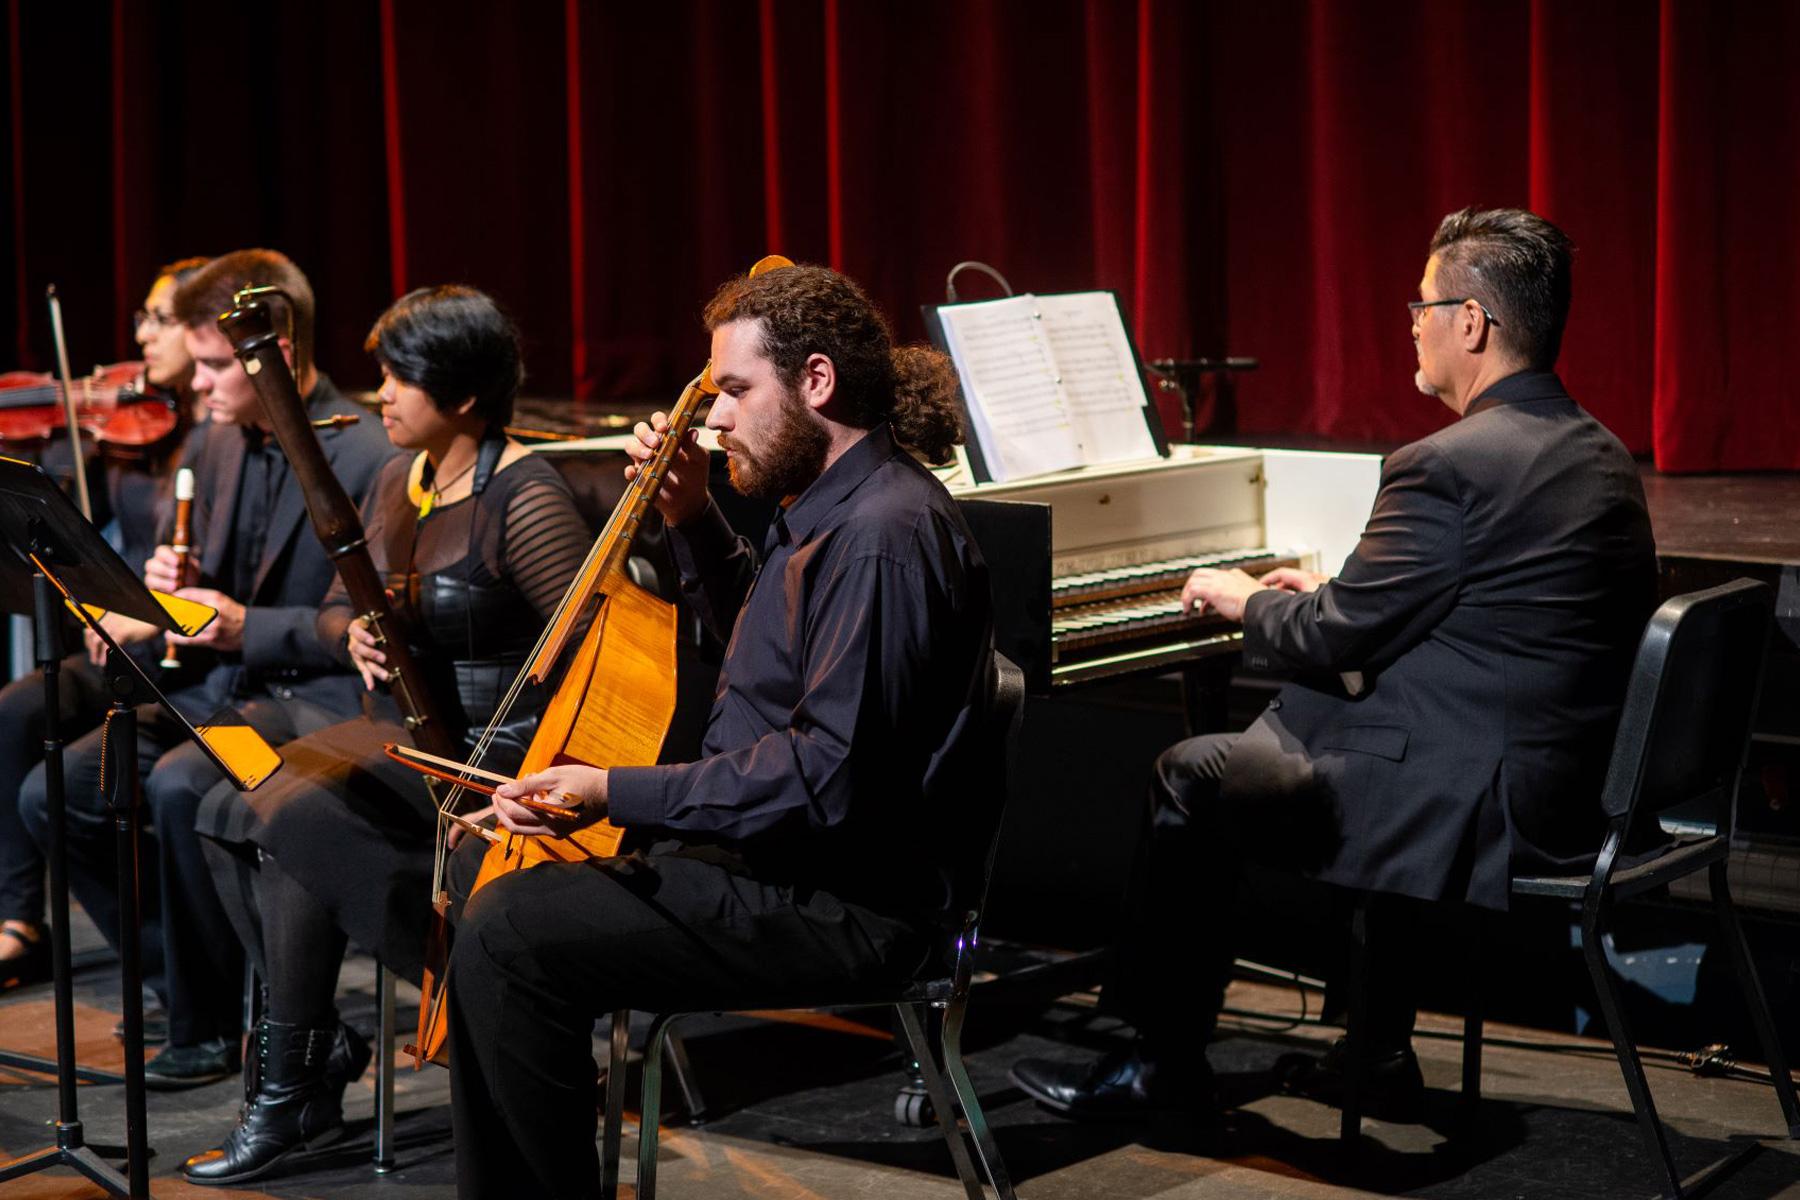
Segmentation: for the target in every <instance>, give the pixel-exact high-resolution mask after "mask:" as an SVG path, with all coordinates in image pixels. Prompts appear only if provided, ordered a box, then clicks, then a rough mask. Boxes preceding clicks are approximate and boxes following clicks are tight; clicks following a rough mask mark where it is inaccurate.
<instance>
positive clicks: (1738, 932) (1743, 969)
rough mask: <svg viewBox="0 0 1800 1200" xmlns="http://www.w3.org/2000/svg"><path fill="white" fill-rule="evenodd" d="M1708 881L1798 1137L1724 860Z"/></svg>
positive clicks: (1777, 1038) (1783, 1065) (1799, 1108)
mask: <svg viewBox="0 0 1800 1200" xmlns="http://www.w3.org/2000/svg"><path fill="white" fill-rule="evenodd" d="M1708 878H1709V881H1710V882H1711V884H1712V898H1713V909H1714V910H1715V911H1716V912H1717V913H1718V916H1719V925H1720V927H1721V928H1722V930H1723V932H1724V934H1725V944H1726V945H1728V946H1729V947H1731V965H1732V966H1733V967H1734V968H1735V969H1736V971H1737V979H1738V987H1739V988H1740V989H1741V990H1742V991H1743V993H1744V1004H1745V1006H1746V1007H1747V1008H1749V1010H1750V1020H1751V1023H1752V1024H1754V1025H1755V1026H1756V1036H1757V1038H1758V1039H1759V1040H1760V1041H1761V1042H1762V1050H1763V1061H1764V1062H1766V1063H1767V1064H1768V1065H1769V1074H1770V1076H1771V1077H1772V1080H1773V1082H1774V1084H1775V1095H1776V1096H1777V1097H1778V1098H1779V1099H1780V1101H1781V1115H1782V1117H1783V1118H1784V1119H1785V1120H1786V1121H1787V1127H1788V1137H1790V1138H1800V1104H1797V1103H1796V1102H1795V1099H1794V1079H1793V1076H1792V1075H1790V1074H1789V1073H1788V1065H1787V1056H1786V1055H1785V1054H1783V1053H1782V1050H1781V1035H1780V1033H1779V1032H1778V1031H1777V1030H1776V1028H1775V1020H1774V1018H1773V1017H1771V1016H1770V1015H1769V998H1768V996H1767V995H1766V994H1765V993H1764V992H1763V990H1762V981H1761V980H1759V979H1758V978H1757V975H1756V962H1755V960H1754V959H1752V958H1751V957H1750V944H1749V943H1748V942H1747V941H1745V940H1744V927H1743V926H1742V925H1741V924H1739V923H1738V917H1737V906H1736V905H1735V904H1733V903H1732V902H1731V889H1730V887H1729V886H1728V885H1727V884H1726V882H1725V863H1724V862H1722V861H1721V862H1715V863H1713V864H1712V867H1711V868H1710V870H1709V872H1708Z"/></svg>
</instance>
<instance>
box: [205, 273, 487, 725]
mask: <svg viewBox="0 0 1800 1200" xmlns="http://www.w3.org/2000/svg"><path fill="white" fill-rule="evenodd" d="M270 292H274V293H278V294H280V295H282V297H283V298H284V299H285V298H286V293H285V292H281V291H280V289H279V288H267V287H263V288H245V289H243V290H241V291H239V292H238V293H237V294H236V295H235V296H233V297H232V307H231V311H230V312H227V313H225V314H224V315H223V316H221V317H220V318H219V329H220V331H221V332H223V333H224V335H225V336H226V338H227V339H229V340H230V342H231V347H232V349H233V350H234V351H235V352H236V354H237V356H238V361H240V362H242V363H243V364H244V373H245V374H246V375H248V376H249V377H250V384H251V386H252V387H254V388H255V389H256V394H257V396H258V398H260V399H261V400H262V406H263V415H264V417H265V418H266V419H267V420H268V422H269V426H270V428H271V429H272V430H273V431H274V433H275V439H276V441H278V442H280V443H281V450H282V453H283V454H285V455H287V460H288V466H289V467H290V468H291V469H292V470H293V472H294V476H295V478H296V479H297V480H298V481H299V484H300V494H301V495H302V496H304V497H305V498H306V512H307V515H308V516H310V517H311V518H312V526H313V532H314V533H316V534H317V535H318V537H319V541H320V543H321V544H322V545H323V546H324V547H325V554H326V556H327V557H328V558H330V559H331V561H332V564H333V565H334V566H336V567H337V572H338V576H339V578H341V579H342V580H343V581H344V590H345V591H347V592H349V594H350V603H351V605H352V606H353V607H354V609H355V611H356V614H357V616H358V617H359V618H360V619H361V620H363V621H365V622H367V624H368V627H369V632H370V633H372V634H374V635H375V643H376V645H378V646H380V647H381V650H382V653H383V654H385V655H386V656H387V662H386V666H387V670H388V690H389V692H390V694H392V696H393V697H394V701H395V703H397V704H398V705H399V706H400V716H401V719H402V720H403V721H404V722H405V725H406V728H407V730H408V731H409V732H410V733H411V734H412V740H413V745H415V746H417V747H418V748H419V749H421V750H424V751H426V752H427V753H430V754H439V755H444V756H449V755H452V754H455V753H457V752H458V744H457V741H456V739H455V737H454V734H453V731H452V730H451V728H450V726H449V725H447V724H446V723H445V722H444V720H443V717H442V715H441V713H440V712H439V711H438V709H437V706H436V705H435V704H434V703H433V702H432V699H431V693H430V690H429V689H428V688H427V687H426V686H425V676H424V673H423V672H422V671H421V670H420V663H419V656H418V655H415V654H414V653H413V650H412V646H411V645H410V643H409V642H408V639H407V637H406V629H405V626H404V624H403V623H402V622H401V620H400V617H399V614H398V613H396V612H395V611H394V608H393V605H392V604H390V603H389V601H388V594H387V589H386V587H385V586H384V585H383V584H382V580H381V575H380V573H379V572H378V571H376V569H375V563H374V562H373V561H372V560H371V559H370V558H369V545H368V538H367V536H366V535H365V534H364V533H363V527H362V518H361V517H359V516H358V515H357V512H356V505H355V504H353V503H352V502H351V500H350V497H349V496H348V495H347V494H346V493H345V491H344V486H343V484H341V483H339V482H338V478H337V476H336V475H334V474H332V471H331V464H330V463H329V462H327V461H326V460H325V448H324V447H323V446H321V445H320V444H319V439H318V436H317V435H316V434H315V433H314V432H313V421H312V420H311V418H309V417H308V416H307V413H306V402H305V401H304V400H302V399H301V398H300V389H299V388H298V387H297V386H296V385H295V383H294V373H293V372H292V371H290V370H289V369H288V364H287V359H286V358H285V357H284V356H283V355H282V352H281V339H280V338H279V337H278V336H276V333H275V326H274V322H273V321H272V320H271V318H270V314H269V306H268V305H267V304H266V303H264V302H263V301H262V300H259V299H257V295H258V294H266V293H270ZM289 304H290V307H291V304H292V301H289Z"/></svg>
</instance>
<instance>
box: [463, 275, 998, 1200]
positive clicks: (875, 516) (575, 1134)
mask: <svg viewBox="0 0 1800 1200" xmlns="http://www.w3.org/2000/svg"><path fill="white" fill-rule="evenodd" d="M706 323H707V326H708V328H709V329H711V330H712V375H713V379H714V381H715V382H716V383H717V384H718V386H719V389H720V394H719V396H718V399H717V400H715V401H714V402H713V406H712V410H711V413H710V414H709V416H708V417H707V425H708V426H709V427H710V428H712V429H714V430H716V431H718V433H719V434H720V442H721V444H722V445H723V446H724V448H725V452H726V454H727V455H728V461H729V465H730V471H731V477H732V482H733V483H734V484H735V485H736V487H737V488H738V490H740V491H742V492H744V493H745V494H747V495H750V496H753V497H758V498H765V499H770V500H775V501H779V502H780V503H781V511H780V512H779V514H778V515H777V516H776V518H775V521H774V524H773V526H772V528H771V529H770V531H769V536H768V539H767V540H766V542H765V543H764V546H763V550H762V554H761V556H760V557H761V560H762V561H761V569H760V571H759V570H758V568H757V559H758V555H756V554H755V553H754V552H753V550H752V548H751V546H750V545H749V544H748V543H746V542H745V541H744V539H742V538H741V537H738V536H736V535H735V534H733V533H732V531H731V529H730V528H729V527H728V526H727V525H726V524H725V520H724V518H723V517H722V516H721V515H720V513H719V509H718V507H717V506H716V505H715V504H714V503H713V502H712V500H711V498H710V497H709V495H708V493H707V487H706V476H707V472H706V466H707V460H706V455H705V454H704V452H702V451H701V450H700V449H699V448H698V447H697V446H695V445H693V444H692V443H691V442H690V443H688V444H686V445H684V446H683V447H682V448H681V450H680V452H679V453H678V455H677V456H676V458H675V461H674V463H673V464H672V466H671V469H670V471H669V474H668V476H667V477H666V479H665V481H664V483H663V485H662V489H661V491H660V492H659V493H658V496H657V506H658V508H659V509H660V510H661V512H662V514H663V517H664V519H665V520H666V521H667V523H668V525H669V527H670V529H671V530H672V534H671V537H670V542H671V544H672V546H673V548H674V553H675V558H676V562H677V564H678V566H679V567H680V571H681V577H682V590H683V594H684V596H685V598H686V600H687V602H688V603H689V604H690V605H691V606H692V607H693V608H694V610H695V611H696V612H697V613H698V614H699V616H700V618H701V619H702V620H703V621H705V622H706V623H707V625H708V626H709V627H710V628H711V629H712V630H713V631H714V632H715V633H717V634H719V635H720V636H721V637H728V639H729V641H728V646H729V648H728V650H727V651H726V657H725V663H724V667H723V670H722V672H721V674H720V677H719V684H718V690H717V693H716V696H717V698H716V700H715V702H714V704H713V709H712V714H711V718H710V720H709V722H708V725H707V732H706V737H705V740H704V742H703V744H702V747H701V757H700V758H699V759H698V760H697V761H695V762H691V763H680V764H669V765H663V766H654V767H629V768H626V767H621V768H617V769H614V770H612V771H604V770H599V769H597V768H593V767H587V766H577V765H561V766H556V767H552V768H550V769H548V770H546V771H544V772H542V773H540V774H537V775H533V776H529V777H527V778H525V779H522V780H520V781H518V783H516V784H512V785H508V786H505V787H502V788H501V789H500V791H499V793H498V794H497V796H496V801H495V808H496V810H497V813H498V815H499V818H500V820H501V821H502V822H503V823H504V824H505V825H506V826H507V827H508V828H510V829H512V830H515V831H516V832H519V833H525V834H544V833H555V834H566V833H567V832H568V831H569V823H568V822H566V821H563V820H560V819H554V818H553V819H552V820H553V821H554V826H552V825H549V824H546V823H545V820H544V817H543V815H542V814H541V813H539V812H536V811H534V810H533V809H531V808H528V807H526V806H524V805H522V804H520V803H519V801H520V800H521V799H524V798H529V797H534V796H536V797H542V798H552V797H553V798H554V802H555V803H558V804H567V803H568V802H569V797H576V798H578V799H579V800H580V801H581V802H582V818H581V819H582V820H583V821H587V822H592V821H595V820H598V819H599V818H600V817H602V816H605V817H607V818H608V819H610V820H611V821H613V822H614V823H615V824H618V825H621V826H623V827H624V828H625V829H626V830H627V832H628V833H631V834H634V835H636V836H637V839H638V842H639V844H640V845H642V844H645V843H648V848H647V850H644V851H641V852H639V853H635V854H632V855H629V856H627V857H622V858H616V859H608V860H604V861H600V862H596V863H581V864H547V865H543V866H538V867H534V868H532V869H531V870H529V871H519V872H515V873H513V874H511V875H507V876H505V877H503V878H501V879H499V880H497V881H496V882H494V883H492V884H490V885H488V886H487V887H485V888H484V889H483V890H481V891H480V892H478V893H476V894H475V896H474V897H473V899H471V900H470V901H469V903H468V907H467V909H466V911H465V912H464V914H463V916H462V918H461V921H460V923H459V925H458V928H457V937H456V946H455V950H454V952H453V955H452V959H451V968H450V972H449V978H450V989H451V997H450V1014H451V1018H450V1020H451V1054H450V1070H451V1095H452V1113H453V1116H454V1120H455V1125H456V1131H457V1138H456V1146H457V1177H458V1191H459V1194H461V1195H463V1196H465V1197H467V1196H486V1195H493V1196H515V1195H519V1194H522V1193H524V1194H531V1195H541V1196H586V1195H590V1194H593V1193H594V1191H595V1189H596V1188H597V1187H598V1181H599V1165H598V1162H597V1160H596V1156H595V1152H594V1122H595V1111H596V1107H597V1100H598V1096H597V1094H596V1083H595V1074H596V1072H595V1066H594V1063H593V1061H592V1056H591V1038H592V1032H593V1027H594V1021H595V1019H596V1018H597V1017H598V1016H599V1015H600V1014H602V1013H610V1012H612V1011H614V1010H617V1009H621V1008H630V1009H638V1010H646V1011H662V1012H668V1011H684V1010H689V1009H710V1008H737V1007H743V1006H745V1005H746V1004H752V1005H755V1006H758V1007H761V1006H765V1005H779V1004H781V1003H784V1002H794V1001H801V1000H804V999H806V998H807V997H816V996H818V995H819V994H821V993H837V994H845V993H846V992H847V991H850V990H868V989H871V988H876V987H882V986H896V985H898V984H900V983H902V982H904V981H905V980H907V979H909V978H911V977H912V976H913V975H915V974H916V973H917V972H918V971H920V970H921V969H922V968H923V967H925V966H926V965H927V964H928V963H930V962H932V961H933V960H934V958H935V952H936V951H937V950H938V949H939V948H940V947H942V946H943V945H944V944H945V941H944V939H943V938H942V936H941V932H940V931H941V930H942V929H943V928H944V927H945V925H946V923H947V921H948V919H949V918H950V917H951V916H952V915H953V914H952V912H951V909H952V907H953V896H952V889H951V882H952V878H953V876H955V875H956V874H957V872H958V871H959V870H962V869H966V866H967V864H966V863H965V862H964V861H963V859H965V858H966V848H967V847H968V846H970V845H985V840H984V839H982V838H981V834H980V830H981V829H982V828H983V827H985V828H987V829H990V830H991V828H992V824H993V821H994V820H995V818H996V816H997V805H998V802H999V797H998V796H994V795H991V794H987V793H986V792H985V791H984V790H983V789H981V788H979V787H975V786H972V784H971V782H970V781H971V780H974V779H977V778H979V777H980V774H981V773H980V771H979V770H975V769H971V768H972V765H973V763H974V762H976V761H978V759H979V758H980V757H984V756H988V755H989V753H990V752H989V748H988V747H985V746H983V745H981V744H980V741H981V739H980V736H979V732H978V731H979V726H980V724H981V722H980V721H979V719H978V718H979V716H980V714H981V712H982V710H983V708H984V706H985V704H986V698H987V691H988V681H989V679H990V678H991V672H992V666H991V658H990V655H991V619H990V613H989V608H990V604H989V596H988V581H987V572H986V569H985V568H984V567H983V565H982V563H981V560H980V556H979V554H978V553H977V551H976V549H975V544H974V540H973V539H972V538H971V536H970V534H969V531H968V528H967V527H966V526H965V525H964V524H963V520H962V516H961V514H960V513H959V512H958V510H957V508H956V505H955V503H954V502H953V501H952V500H951V499H950V496H949V495H948V493H946V492H945V490H944V488H943V485H942V484H940V483H939V482H938V481H937V479H936V478H934V477H933V476H932V475H931V474H930V472H928V471H927V470H925V468H924V467H922V466H921V465H920V464H919V463H918V462H917V461H916V460H915V459H914V457H913V456H912V454H910V453H909V452H908V449H909V448H910V449H912V450H916V451H918V452H919V453H920V454H922V455H923V456H924V457H926V458H928V459H931V460H933V461H940V460H942V459H943V458H945V457H946V456H947V454H948V452H949V450H950V447H951V445H952V443H953V441H954V439H955V438H956V437H957V436H958V426H959V422H958V421H957V418H956V407H955V397H956V382H955V374H954V371H953V369H952V368H951V366H950V364H949V361H948V360H947V359H946V358H945V357H944V356H943V355H941V354H939V353H937V352H936V351H931V350H926V349H921V348H899V349H896V348H895V347H894V346H893V343H892V339H891V335H890V333H889V331H888V326H887V323H886V322H885V321H884V320H883V319H882V317H881V315H880V314H879V313H878V312H877V311H876V310H875V308H874V306H873V305H872V304H870V302H869V300H868V297H867V296H865V295H864V294H863V293H862V291H861V289H860V288H858V287H857V286H856V285H855V284H854V283H852V282H850V281H849V280H848V279H846V278H844V277H843V276H841V275H839V274H837V273H836V272H833V271H829V270H826V269H824V268H822V267H805V266H801V267H787V268H783V269H780V270H775V271H770V272H768V273H766V274H763V275H759V276H757V277H755V278H753V279H737V280H733V281H731V282H729V283H727V284H726V285H725V286H724V287H723V288H722V289H721V290H720V292H719V294H718V295H717V296H716V297H715V298H714V299H713V301H712V303H711V304H710V305H709V306H708V308H707V311H706ZM667 428H668V426H667V422H666V420H664V419H662V418H661V416H660V414H659V416H658V417H656V418H654V419H653V420H652V422H651V423H650V424H647V425H642V424H641V425H639V426H638V427H637V435H638V444H637V445H636V446H634V447H633V449H632V456H633V458H634V459H635V460H636V461H637V462H638V463H642V462H644V461H646V460H647V459H648V458H649V457H650V455H651V454H652V452H653V451H654V448H655V447H656V445H657V444H658V443H659V442H660V440H661V437H662V436H663V434H664V432H665V431H666V430H667ZM632 469H633V470H634V471H635V470H636V468H632ZM753 585H754V586H753ZM852 747H854V754H852ZM947 830H955V831H957V833H956V834H955V835H952V834H949V833H947V832H946V831H947Z"/></svg>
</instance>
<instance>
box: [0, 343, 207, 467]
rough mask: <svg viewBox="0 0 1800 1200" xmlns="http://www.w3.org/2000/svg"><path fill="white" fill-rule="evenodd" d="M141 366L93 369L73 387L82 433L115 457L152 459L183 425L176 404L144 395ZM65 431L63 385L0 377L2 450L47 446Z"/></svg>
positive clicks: (47, 378) (49, 379)
mask: <svg viewBox="0 0 1800 1200" xmlns="http://www.w3.org/2000/svg"><path fill="white" fill-rule="evenodd" d="M143 377H144V364H143V363H141V362H122V363H114V364H112V365H111V366H106V367H96V368H95V369H94V372H93V374H91V375H85V376H83V377H82V378H80V379H76V380H73V381H71V393H72V395H71V399H72V400H73V401H74V409H75V419H76V423H77V425H79V426H80V428H81V431H82V432H83V433H85V434H87V435H88V436H89V437H92V438H93V439H94V440H95V441H96V442H98V443H99V444H100V445H101V447H102V448H103V449H106V450H109V451H112V452H114V453H117V454H123V455H125V456H131V455H134V454H149V453H154V451H155V448H156V447H158V446H160V445H162V444H163V443H164V442H165V441H166V440H167V439H168V438H169V437H171V436H172V435H173V434H174V433H175V431H176V430H177V429H178V428H179V426H180V425H181V405H180V402H179V401H178V400H177V399H176V398H175V397H174V396H171V395H168V394H166V393H163V392H158V391H152V390H148V389H146V387H145V385H144V381H143ZM67 426H68V419H67V418H66V417H65V415H64V412H63V405H62V385H61V384H59V383H58V382H57V381H56V376H54V375H52V374H50V373H49V372H41V373H40V372H37V371H8V372H5V373H4V374H0V444H4V445H5V446H7V447H8V448H12V447H17V446H21V445H35V444H39V443H42V442H47V441H49V440H50V438H51V437H53V436H55V435H56V434H58V433H60V432H62V431H63V430H64V429H65V428H67Z"/></svg>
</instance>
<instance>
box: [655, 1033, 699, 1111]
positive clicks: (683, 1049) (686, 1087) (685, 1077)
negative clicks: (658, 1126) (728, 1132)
mask: <svg viewBox="0 0 1800 1200" xmlns="http://www.w3.org/2000/svg"><path fill="white" fill-rule="evenodd" d="M663 1040H664V1041H666V1042H667V1043H668V1053H669V1072H670V1073H671V1074H672V1075H674V1076H675V1086H676V1087H678V1088H680V1089H681V1107H682V1111H683V1112H684V1113H685V1114H686V1116H687V1121H688V1123H689V1124H691V1125H698V1124H700V1123H701V1122H702V1121H704V1120H706V1097H705V1096H703V1095H701V1094H700V1081H699V1080H698V1079H696V1078H695V1077H694V1067H693V1064H692V1063H690V1062H688V1056H687V1043H686V1042H684V1041H683V1040H682V1038H681V1033H680V1032H679V1031H678V1030H675V1029H670V1030H669V1031H668V1032H667V1033H666V1034H664V1035H663Z"/></svg>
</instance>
